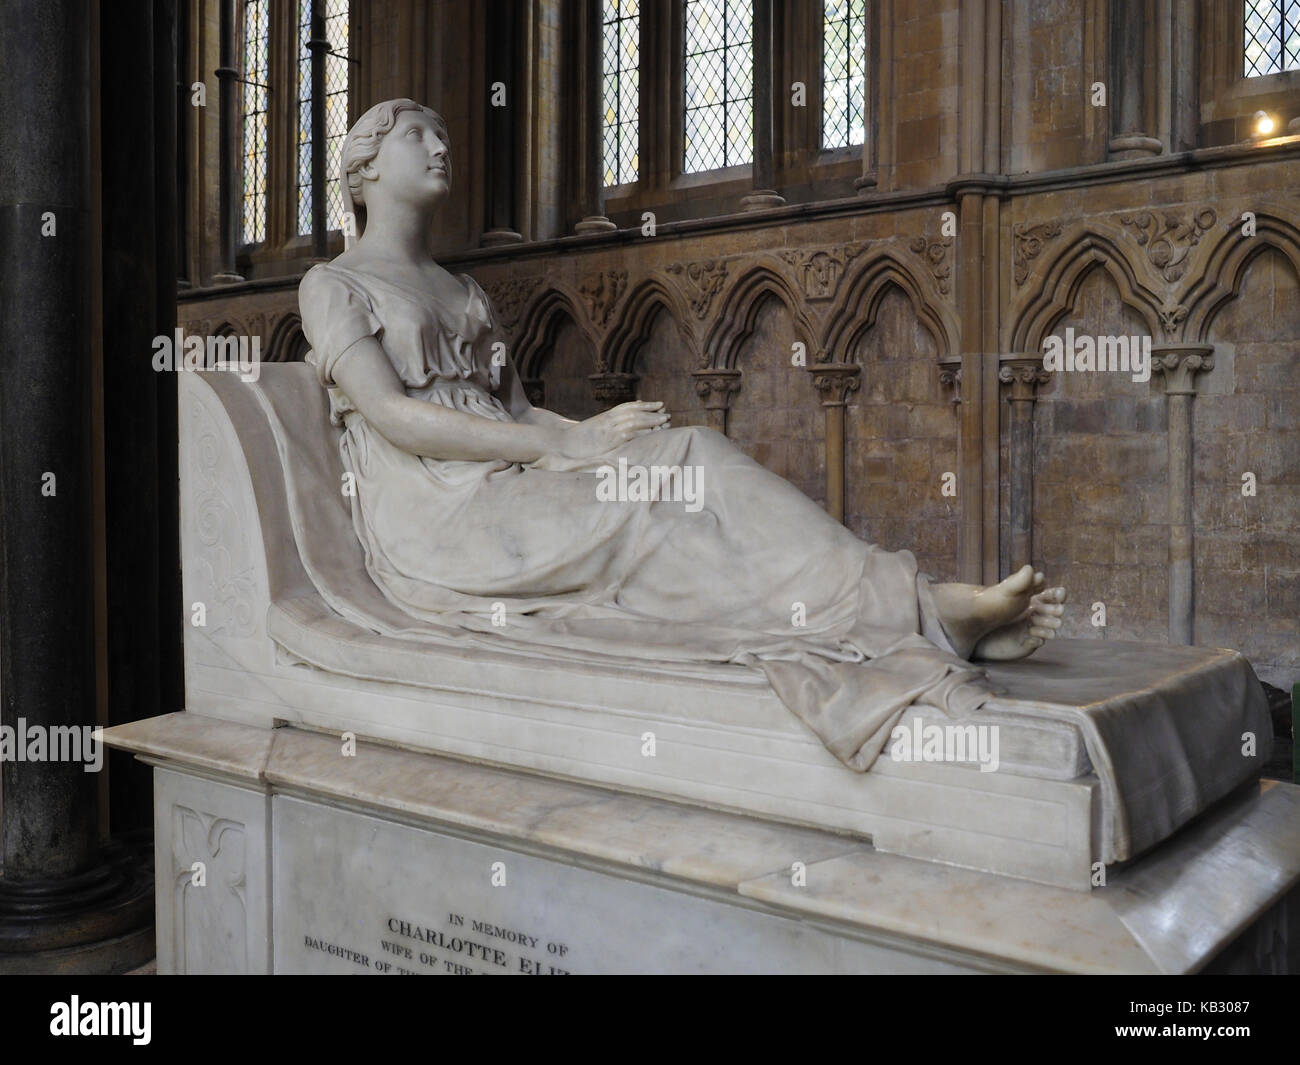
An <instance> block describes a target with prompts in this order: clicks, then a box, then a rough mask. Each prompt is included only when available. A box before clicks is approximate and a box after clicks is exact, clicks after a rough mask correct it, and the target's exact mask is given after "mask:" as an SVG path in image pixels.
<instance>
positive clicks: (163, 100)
mask: <svg viewBox="0 0 1300 1065" xmlns="http://www.w3.org/2000/svg"><path fill="white" fill-rule="evenodd" d="M153 5H154V99H155V101H156V108H155V111H154V116H153V118H154V130H155V144H154V174H155V175H156V177H155V180H154V204H155V210H154V213H155V216H156V218H157V224H156V226H155V231H154V246H155V248H156V249H157V250H156V254H155V260H156V262H157V269H158V273H157V276H156V277H155V279H154V282H155V284H154V291H155V293H156V296H155V303H156V306H155V322H156V323H157V328H156V333H157V335H160V336H165V335H168V334H171V333H172V332H173V331H174V330H175V328H176V317H177V315H176V291H177V287H178V285H179V282H177V283H173V282H172V280H171V279H172V278H174V277H178V276H179V275H180V274H181V273H182V272H184V267H183V265H182V262H183V256H184V254H185V221H184V219H185V207H184V203H183V195H184V184H183V183H184V172H185V167H184V166H181V165H179V163H178V157H179V154H180V147H179V145H180V143H181V140H180V138H181V130H182V129H183V128H184V124H185V121H186V120H187V118H188V116H189V112H190V111H191V106H190V93H189V85H188V83H187V81H186V79H185V78H184V77H183V76H182V74H181V73H180V71H181V60H180V56H181V52H182V50H183V49H184V48H185V42H186V39H187V38H186V12H187V11H188V9H189V3H188V0H153ZM176 384H177V382H176V374H159V375H156V381H155V387H154V401H155V406H156V409H157V424H158V434H157V438H158V441H159V445H158V455H157V463H156V467H155V471H154V473H155V480H156V484H157V488H156V491H157V498H158V513H157V520H158V539H157V545H158V553H157V557H156V559H155V560H154V570H155V573H156V574H157V581H158V600H157V603H156V604H155V606H154V607H153V609H154V610H155V611H156V616H157V618H158V623H157V639H158V662H159V674H158V710H157V711H156V712H157V713H170V712H171V711H173V710H180V709H182V708H183V706H184V691H185V683H184V672H183V670H184V666H183V663H184V653H183V650H182V646H181V622H180V619H181V618H182V617H183V615H182V606H181V539H180V528H181V516H180V505H181V498H180V471H179V467H178V464H179V461H180V456H179V455H178V454H177V449H176V441H177V440H178V439H179V433H180V427H179V425H178V421H177V410H176ZM116 709H117V708H116V707H110V708H109V715H110V723H112V724H116V723H117V722H116V719H115V718H114V717H113V715H114V713H115V712H116ZM126 709H129V708H126ZM144 712H145V711H144V710H143V709H142V710H141V711H140V712H139V713H138V714H136V715H135V717H132V718H124V719H123V720H135V719H136V718H137V717H140V716H143V714H144ZM131 764H132V767H133V771H135V772H139V770H140V769H142V768H143V769H145V770H146V771H147V777H148V787H143V786H140V787H138V788H137V789H136V792H135V794H134V796H133V798H132V802H133V803H134V804H135V806H136V808H137V809H138V810H141V809H142V807H143V805H144V804H145V803H147V816H148V820H147V825H148V830H149V833H150V835H152V831H153V809H152V806H153V803H152V796H153V773H152V770H149V769H148V767H146V766H143V765H142V763H141V762H140V761H139V760H138V759H132V763H131ZM114 813H116V808H114Z"/></svg>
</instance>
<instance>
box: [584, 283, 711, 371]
mask: <svg viewBox="0 0 1300 1065" xmlns="http://www.w3.org/2000/svg"><path fill="white" fill-rule="evenodd" d="M660 311H663V312H666V313H667V315H668V317H669V318H671V319H672V323H673V326H674V327H675V328H676V330H677V335H678V336H680V337H681V340H682V344H683V346H685V348H686V349H687V351H688V352H690V354H691V361H692V363H697V362H699V350H698V347H697V345H696V341H695V335H694V332H693V331H692V330H691V328H690V326H689V324H688V323H689V321H690V317H689V313H688V311H687V308H686V304H685V303H684V302H683V301H682V298H681V295H680V293H679V292H678V291H677V289H676V288H675V287H674V286H673V285H670V284H667V283H666V282H665V281H664V280H663V279H661V278H658V277H649V278H646V279H645V280H644V281H642V282H640V283H639V284H638V285H637V287H636V288H635V289H634V290H633V291H632V293H631V294H630V295H629V296H628V297H627V299H625V300H624V301H623V309H622V311H621V312H620V313H619V315H618V319H617V320H616V321H615V323H614V328H613V329H611V330H610V332H609V335H608V336H607V337H606V338H605V346H604V351H603V354H602V356H601V359H600V362H601V364H602V365H603V366H605V367H606V368H607V369H608V370H609V371H610V372H612V373H631V372H632V364H633V362H634V361H635V359H636V355H637V352H638V351H639V350H640V348H641V346H642V345H643V344H644V343H645V342H646V341H647V340H648V339H649V338H650V331H651V329H653V327H654V322H655V318H656V317H657V316H658V315H659V312H660Z"/></svg>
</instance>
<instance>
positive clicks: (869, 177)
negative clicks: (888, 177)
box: [853, 170, 880, 196]
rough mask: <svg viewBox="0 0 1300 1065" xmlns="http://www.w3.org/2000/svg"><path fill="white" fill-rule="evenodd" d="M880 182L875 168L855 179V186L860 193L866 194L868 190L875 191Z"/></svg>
mask: <svg viewBox="0 0 1300 1065" xmlns="http://www.w3.org/2000/svg"><path fill="white" fill-rule="evenodd" d="M879 184H880V182H879V181H878V180H877V178H876V172H875V171H874V170H873V171H872V172H871V173H870V174H863V175H862V176H861V177H855V178H854V179H853V187H854V188H855V189H857V190H858V195H860V196H861V195H865V194H866V193H868V192H874V191H875V189H876V186H877V185H879Z"/></svg>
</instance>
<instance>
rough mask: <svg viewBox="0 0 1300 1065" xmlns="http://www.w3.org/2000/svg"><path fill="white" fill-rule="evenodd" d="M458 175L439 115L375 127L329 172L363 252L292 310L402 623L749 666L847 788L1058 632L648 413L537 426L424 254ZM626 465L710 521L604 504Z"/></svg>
mask: <svg viewBox="0 0 1300 1065" xmlns="http://www.w3.org/2000/svg"><path fill="white" fill-rule="evenodd" d="M450 167H451V161H450V155H449V145H448V136H447V130H446V128H445V126H444V125H443V123H442V120H441V119H440V118H439V116H437V115H436V114H435V113H434V112H432V111H430V110H428V109H427V108H423V107H418V106H416V105H415V104H413V103H409V102H404V101H392V102H389V103H384V104H380V105H378V106H377V107H375V108H372V109H371V110H370V111H369V112H368V113H367V114H366V115H365V116H363V117H362V119H361V120H360V121H359V122H358V123H357V125H356V127H355V128H354V129H353V130H352V131H351V133H350V134H349V135H348V138H347V141H346V143H345V145H344V148H343V157H342V172H343V175H344V178H343V180H344V181H345V182H346V185H347V191H348V199H349V209H350V210H352V211H353V212H354V213H355V217H356V232H357V237H358V239H357V240H356V241H355V242H354V243H353V244H352V245H351V247H349V248H348V249H347V250H346V251H345V252H344V253H343V254H342V255H340V256H339V257H338V258H337V259H335V260H334V261H332V262H330V263H328V264H322V265H319V266H316V267H314V268H312V269H311V270H310V271H309V272H308V274H307V276H306V277H305V278H304V279H303V282H302V286H301V289H300V295H299V300H300V304H301V308H302V321H303V331H304V333H305V334H306V336H307V339H308V341H309V342H310V343H311V353H310V355H309V356H308V358H307V361H308V362H309V363H310V364H311V365H312V366H313V367H315V369H316V371H317V373H318V375H319V377H320V381H321V383H322V384H323V385H324V386H325V387H326V388H327V389H329V394H330V410H331V416H332V418H333V420H334V421H335V423H336V424H339V425H341V426H342V427H343V436H342V440H341V454H342V457H343V463H344V467H345V469H346V470H347V471H348V472H349V473H351V474H352V475H353V477H354V479H355V483H354V487H355V491H356V494H355V497H354V503H353V518H354V521H355V524H356V530H357V535H358V536H359V537H360V539H361V542H362V544H363V545H364V546H365V549H366V558H367V568H368V569H369V571H370V574H371V576H372V577H373V578H374V580H375V583H376V584H378V585H379V587H380V588H382V589H383V591H384V594H385V595H387V596H388V597H389V599H391V600H392V601H393V602H394V603H395V604H397V605H398V606H400V607H401V608H402V609H403V610H405V611H407V612H409V613H410V614H412V615H413V616H415V617H428V616H430V615H432V616H434V617H435V618H438V619H446V618H447V616H448V614H449V613H450V614H454V615H457V616H458V617H460V618H462V619H463V620H464V621H465V622H469V621H470V620H471V619H473V618H481V619H486V620H487V621H488V623H489V624H491V619H492V615H493V611H494V608H495V609H496V610H497V611H498V615H497V616H498V618H500V616H501V614H500V611H501V606H498V604H501V605H503V606H504V614H505V619H506V620H507V624H506V625H505V626H504V628H505V629H507V630H508V631H509V632H510V633H512V634H515V633H517V634H518V635H519V636H520V638H523V639H529V640H539V641H545V642H555V643H558V644H561V645H565V646H574V645H575V644H576V643H585V642H588V641H594V642H598V643H600V644H603V645H606V646H608V643H609V641H610V640H611V639H612V640H617V641H618V642H619V643H620V644H621V646H622V649H623V650H624V651H625V652H630V653H632V654H637V655H644V656H645V657H648V658H652V659H674V658H702V659H711V660H716V661H738V660H753V661H755V662H756V663H758V664H760V665H763V666H764V668H765V670H766V672H767V673H768V676H769V679H770V680H771V682H772V684H773V687H774V688H775V689H776V691H777V692H778V693H779V694H780V695H781V698H782V700H783V701H784V702H785V703H786V705H788V706H789V707H790V708H791V710H793V711H794V712H795V713H796V714H798V715H799V716H800V717H801V718H802V719H803V720H804V721H805V722H806V723H807V724H808V725H809V726H810V727H811V728H812V729H813V731H814V732H816V733H817V734H818V736H820V737H821V739H822V741H823V742H824V743H825V744H826V745H827V747H829V748H830V750H831V751H832V752H833V753H834V754H835V755H836V756H837V757H838V758H840V759H841V760H842V761H844V762H845V763H846V764H848V765H851V766H853V767H854V768H855V769H867V768H868V767H869V766H870V765H871V763H872V762H873V761H874V760H875V758H876V756H877V754H878V753H879V751H880V749H881V746H882V745H883V743H884V741H885V739H886V737H887V736H888V734H889V729H890V728H891V727H892V726H893V724H894V723H895V721H896V720H897V717H898V714H899V711H901V710H902V708H903V707H904V706H907V705H909V704H910V703H913V702H915V701H917V700H918V699H919V700H923V701H926V702H933V703H934V704H935V705H937V706H940V707H943V708H945V709H947V708H948V707H949V706H950V705H951V706H955V707H960V708H961V709H962V710H967V711H968V710H971V709H974V708H975V707H976V706H978V705H979V704H980V703H981V702H982V701H983V697H984V696H985V695H986V694H987V687H986V686H985V685H984V684H983V683H982V682H981V679H980V675H979V673H978V672H977V671H976V670H974V669H972V668H971V667H970V665H969V663H968V662H967V661H966V659H969V658H970V657H972V655H974V656H977V657H981V658H1019V657H1022V656H1024V655H1027V654H1029V653H1031V652H1032V651H1033V650H1034V649H1035V648H1036V647H1038V646H1040V645H1041V644H1042V642H1043V641H1044V640H1045V639H1047V638H1049V637H1051V636H1052V635H1054V633H1055V629H1056V628H1058V627H1059V626H1060V624H1061V620H1060V614H1061V611H1062V609H1063V607H1062V605H1061V602H1062V600H1063V599H1064V595H1065V593H1064V590H1063V589H1060V588H1052V589H1044V588H1043V576H1042V574H1036V573H1034V572H1033V571H1032V569H1031V568H1029V567H1025V568H1024V569H1023V570H1022V571H1021V572H1019V573H1016V574H1015V575H1013V576H1012V577H1010V578H1008V579H1007V580H1005V581H1003V582H1002V583H1001V584H999V585H996V586H995V587H992V588H979V587H976V586H973V585H964V584H936V585H932V584H931V583H930V581H929V579H928V578H927V577H925V576H924V575H921V574H918V572H917V567H916V561H915V559H914V558H913V556H912V554H911V553H910V552H907V551H901V552H889V551H884V550H882V549H880V548H878V547H875V546H873V545H869V544H866V543H863V542H862V541H860V540H858V539H857V538H856V537H854V536H853V535H852V534H851V533H849V532H848V530H847V529H845V527H844V526H843V525H842V524H840V523H839V522H837V521H835V520H834V519H833V518H831V517H829V516H828V515H827V514H826V513H825V511H823V510H822V509H821V508H820V507H818V506H817V505H815V504H814V503H813V502H812V501H811V500H809V499H808V498H807V497H806V496H804V495H803V494H802V493H801V492H799V491H798V490H797V489H795V488H794V487H793V486H791V485H790V484H789V483H788V482H786V481H784V480H783V479H781V478H780V477H777V476H775V475H774V474H772V473H769V472H768V471H767V470H765V469H763V467H761V466H760V465H758V463H756V462H754V461H753V460H752V459H750V458H748V457H747V456H746V455H744V454H743V453H742V452H740V451H739V450H738V449H737V448H736V447H735V446H734V445H732V444H731V443H730V442H729V441H728V440H727V439H726V437H724V436H722V435H721V434H720V433H717V432H715V431H713V430H710V429H706V428H694V427H692V428H680V429H672V428H669V425H668V421H669V419H668V415H667V414H666V413H665V412H664V410H663V404H662V403H659V402H649V401H636V402H631V403H624V404H621V405H620V406H617V407H614V408H613V409H612V410H609V411H606V412H605V413H603V414H598V415H596V416H595V417H593V418H588V419H586V420H585V421H582V422H574V421H570V420H569V419H566V418H562V417H560V416H559V415H556V414H554V413H552V412H550V411H547V410H541V409H538V408H536V407H534V406H532V404H530V403H529V401H528V399H527V398H526V396H525V395H524V390H523V387H522V385H521V384H520V381H519V377H518V375H517V374H516V372H515V370H514V367H513V365H512V364H511V362H510V360H509V359H505V358H499V357H497V358H495V359H494V353H493V344H492V341H493V339H494V334H493V331H492V326H493V316H492V312H491V308H490V307H489V304H488V300H487V297H486V296H485V295H484V293H483V291H482V289H480V288H479V287H478V285H477V284H476V283H475V282H474V281H473V280H472V279H471V278H469V277H468V275H461V276H460V277H459V278H457V277H453V276H452V275H450V274H449V273H448V272H447V271H446V270H444V269H442V268H441V267H440V266H438V265H437V264H436V263H435V262H434V261H433V259H432V256H431V255H430V253H429V249H428V242H429V238H430V236H431V235H432V232H433V229H432V223H433V218H432V212H433V211H434V209H435V208H436V207H437V206H438V203H439V201H440V200H442V199H443V198H444V197H445V196H446V194H447V191H448V188H449V179H450ZM498 350H499V349H498ZM620 459H621V460H624V462H625V463H626V464H627V466H628V467H635V468H639V469H643V470H655V469H660V470H662V469H669V470H699V471H702V475H701V476H700V479H699V484H700V486H701V487H702V490H703V492H702V502H703V507H702V508H701V509H697V510H694V512H692V510H691V509H690V508H688V507H685V506H683V505H682V501H681V500H680V499H679V500H671V499H660V500H653V501H646V502H641V501H631V500H622V501H619V500H608V499H603V498H601V496H602V495H603V494H606V493H601V492H600V491H599V490H598V489H599V481H600V479H601V477H602V474H603V473H604V472H605V471H608V470H611V469H614V468H616V467H617V466H618V464H619V460H620ZM798 604H802V609H800V608H799V606H798ZM795 621H797V622H798V627H795ZM823 663H825V664H823ZM832 663H834V664H832Z"/></svg>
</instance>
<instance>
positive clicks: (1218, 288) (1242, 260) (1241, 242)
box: [1183, 211, 1300, 344]
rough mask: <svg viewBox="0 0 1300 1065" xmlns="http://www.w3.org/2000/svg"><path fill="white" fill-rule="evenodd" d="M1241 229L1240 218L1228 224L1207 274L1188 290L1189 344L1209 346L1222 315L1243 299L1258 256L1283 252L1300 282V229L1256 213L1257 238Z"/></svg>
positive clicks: (1185, 302)
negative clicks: (1213, 329) (1206, 343)
mask: <svg viewBox="0 0 1300 1065" xmlns="http://www.w3.org/2000/svg"><path fill="white" fill-rule="evenodd" d="M1241 229H1242V221H1241V219H1240V218H1236V219H1233V220H1232V221H1230V222H1229V223H1228V224H1227V227H1226V229H1225V231H1224V232H1223V233H1222V234H1221V235H1220V237H1219V239H1218V241H1217V242H1216V243H1215V245H1214V248H1213V249H1212V250H1211V251H1210V254H1209V256H1208V257H1207V259H1206V263H1205V271H1204V272H1203V273H1202V274H1201V275H1200V277H1198V278H1197V279H1196V281H1195V282H1193V284H1192V285H1191V286H1190V287H1189V288H1188V290H1187V293H1186V295H1185V297H1184V299H1183V306H1185V307H1186V308H1187V319H1186V325H1185V326H1184V329H1183V336H1184V339H1185V340H1187V341H1188V342H1193V343H1198V344H1199V343H1204V342H1205V340H1206V338H1207V337H1208V336H1209V334H1210V327H1211V326H1213V324H1214V320H1215V319H1216V318H1217V317H1218V316H1219V312H1220V311H1221V310H1223V308H1224V307H1225V306H1226V305H1227V304H1229V303H1230V302H1232V301H1233V300H1235V299H1237V297H1239V296H1240V295H1241V286H1242V283H1243V282H1244V281H1245V277H1246V271H1247V270H1248V269H1249V268H1250V264H1251V263H1252V262H1254V261H1255V258H1256V257H1257V256H1259V255H1262V254H1264V252H1266V251H1269V250H1273V251H1278V252H1281V254H1282V255H1283V256H1284V257H1285V258H1286V259H1287V261H1288V262H1290V264H1291V268H1292V269H1293V270H1295V272H1296V276H1297V278H1300V228H1297V227H1296V225H1295V224H1294V223H1292V222H1288V221H1287V220H1286V219H1284V218H1282V217H1280V216H1279V215H1276V214H1272V213H1264V212H1260V211H1256V212H1255V234H1254V236H1244V235H1243V234H1242V232H1241Z"/></svg>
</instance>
